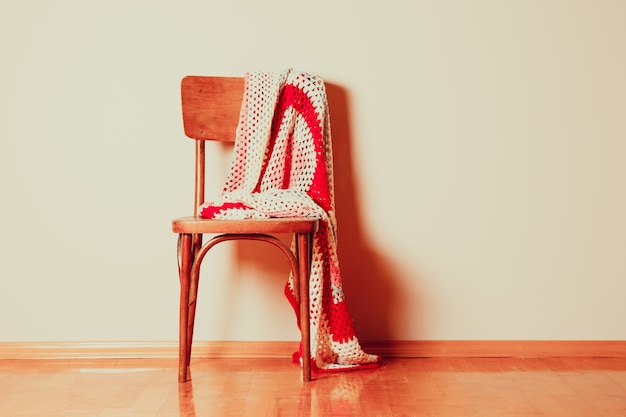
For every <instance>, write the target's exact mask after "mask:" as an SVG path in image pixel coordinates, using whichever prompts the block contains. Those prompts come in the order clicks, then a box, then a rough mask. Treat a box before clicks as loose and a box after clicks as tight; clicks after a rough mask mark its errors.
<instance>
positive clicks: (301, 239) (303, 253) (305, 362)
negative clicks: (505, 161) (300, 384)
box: [297, 233, 311, 382]
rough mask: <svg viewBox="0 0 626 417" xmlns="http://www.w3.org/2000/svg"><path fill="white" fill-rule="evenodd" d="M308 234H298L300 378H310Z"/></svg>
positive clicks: (309, 260) (309, 259)
mask: <svg viewBox="0 0 626 417" xmlns="http://www.w3.org/2000/svg"><path fill="white" fill-rule="evenodd" d="M310 238H311V235H309V234H303V233H300V234H298V238H297V240H298V242H297V245H298V280H299V285H298V287H299V291H300V294H298V296H299V300H298V304H299V307H300V331H301V333H302V340H301V345H302V380H303V381H305V382H308V381H310V380H311V323H310V317H309V316H310V311H309V275H310V269H311V255H310V248H309V245H310Z"/></svg>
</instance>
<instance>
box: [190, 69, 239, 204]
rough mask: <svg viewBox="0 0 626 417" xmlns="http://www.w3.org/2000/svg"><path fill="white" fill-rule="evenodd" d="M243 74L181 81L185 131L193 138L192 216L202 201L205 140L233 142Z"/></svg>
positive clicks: (193, 77)
mask: <svg viewBox="0 0 626 417" xmlns="http://www.w3.org/2000/svg"><path fill="white" fill-rule="evenodd" d="M244 88H245V79H244V78H243V77H202V76H187V77H184V78H183V79H182V81H181V84H180V91H181V101H182V110H183V126H184V129H185V135H187V136H188V137H190V138H192V139H195V140H196V181H195V195H194V211H193V213H194V216H197V215H198V207H199V206H200V205H201V204H202V203H204V142H205V141H206V140H217V141H222V142H234V141H235V135H236V132H237V125H238V123H239V113H240V111H241V104H242V101H243V92H244Z"/></svg>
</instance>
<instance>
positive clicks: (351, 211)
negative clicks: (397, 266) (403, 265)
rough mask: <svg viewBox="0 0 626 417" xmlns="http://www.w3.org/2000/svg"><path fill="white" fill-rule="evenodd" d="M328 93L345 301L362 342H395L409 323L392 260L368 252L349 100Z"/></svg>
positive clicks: (334, 89)
mask: <svg viewBox="0 0 626 417" xmlns="http://www.w3.org/2000/svg"><path fill="white" fill-rule="evenodd" d="M326 91H327V96H328V103H329V109H330V120H331V128H332V137H333V155H334V174H335V204H336V216H337V230H338V235H339V236H338V239H339V240H338V257H339V264H340V268H341V275H342V281H343V288H344V292H345V294H346V301H347V304H348V308H349V310H350V314H351V315H352V319H353V321H354V327H355V330H356V334H357V336H358V337H359V339H360V340H361V341H386V340H395V339H397V338H398V336H397V335H396V334H394V328H397V323H395V321H397V320H403V321H409V322H411V321H413V319H412V318H411V317H406V314H405V311H406V308H405V297H404V295H403V292H402V291H400V289H399V286H398V283H399V277H398V276H397V274H396V273H395V272H394V265H393V263H392V261H391V258H388V257H386V256H385V254H384V253H381V252H379V250H378V249H377V248H376V247H374V246H372V245H371V242H369V241H368V238H367V236H366V235H365V232H364V225H363V222H362V220H361V210H360V207H359V198H358V196H359V190H358V187H357V184H359V181H355V178H354V168H353V164H352V148H351V144H352V143H353V137H352V133H351V129H350V113H349V109H350V107H349V102H348V94H347V92H346V90H345V89H344V88H342V87H340V86H338V85H335V84H332V83H328V82H327V83H326Z"/></svg>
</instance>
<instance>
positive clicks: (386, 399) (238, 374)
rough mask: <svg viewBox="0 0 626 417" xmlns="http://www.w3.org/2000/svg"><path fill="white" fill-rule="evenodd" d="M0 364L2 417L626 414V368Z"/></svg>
mask: <svg viewBox="0 0 626 417" xmlns="http://www.w3.org/2000/svg"><path fill="white" fill-rule="evenodd" d="M192 372H193V381H192V382H189V383H185V384H178V383H177V382H176V376H177V371H176V361H175V360H171V359H167V360H152V359H151V360H134V359H126V360H92V361H84V360H80V361H79V360H76V361H68V360H39V361H37V360H33V361H27V360H16V361H10V360H5V361H0V416H3V417H18V416H29V417H31V416H37V417H43V416H89V417H107V416H115V417H125V416H129V417H130V416H132V417H141V416H159V417H164V416H198V417H209V416H219V417H228V416H253V417H262V416H285V417H294V416H335V417H337V416H420V417H422V416H447V417H456V416H482V417H491V416H494V417H512V416H524V417H530V416H550V417H558V416H563V417H577V416H580V417H596V416H597V417H622V416H626V360H625V359H624V358H619V359H590V358H589V359H586V358H570V359H502V358H498V359H484V358H482V359H468V358H466V359H459V358H453V359H441V358H438V359H390V360H387V361H385V362H384V363H383V366H382V367H380V368H377V369H374V370H362V371H357V372H349V373H337V374H322V375H317V379H316V380H315V381H313V382H310V383H302V382H301V381H300V380H299V369H298V368H297V367H296V366H295V365H294V364H292V363H290V361H289V360H286V359H203V360H196V361H194V362H193V363H192Z"/></svg>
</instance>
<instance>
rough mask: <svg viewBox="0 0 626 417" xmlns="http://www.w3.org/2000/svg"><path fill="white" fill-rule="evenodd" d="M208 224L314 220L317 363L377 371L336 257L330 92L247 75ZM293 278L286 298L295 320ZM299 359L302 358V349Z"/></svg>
mask: <svg viewBox="0 0 626 417" xmlns="http://www.w3.org/2000/svg"><path fill="white" fill-rule="evenodd" d="M200 212H201V214H200V215H201V216H202V217H204V218H209V219H263V218H270V217H313V218H318V219H320V227H319V230H318V232H316V233H315V235H314V238H313V248H312V255H313V257H312V264H311V277H310V313H311V314H310V316H311V358H312V366H313V368H314V369H318V370H341V369H352V368H355V367H363V366H370V365H373V364H375V363H376V362H378V361H379V357H378V356H376V355H369V354H367V353H365V352H363V350H362V349H361V346H360V344H359V341H358V339H357V337H356V335H355V332H354V328H353V325H352V320H351V318H350V315H349V313H348V309H347V307H346V303H345V299H344V293H343V289H342V281H341V275H340V272H339V262H338V259H337V235H336V223H337V222H336V219H335V198H334V183H333V159H332V145H331V131H330V119H329V114H328V104H327V99H326V87H325V85H324V82H323V81H322V80H321V79H320V78H319V77H317V76H312V75H309V74H305V73H302V72H294V71H292V70H288V71H286V72H284V73H281V74H275V73H248V74H246V80H245V92H244V98H243V104H242V107H241V113H240V118H239V126H238V128H237V135H236V141H235V155H234V160H233V162H232V165H231V168H230V173H229V175H228V178H227V181H226V184H225V186H224V190H223V192H222V194H221V197H219V198H218V199H217V200H215V201H212V202H208V203H205V204H203V205H202V206H201V207H200ZM293 289H294V286H293V277H292V276H290V277H289V280H288V281H287V285H286V286H285V294H286V296H287V298H288V300H289V301H290V303H291V305H292V306H293V308H294V310H295V312H296V315H298V314H299V313H298V308H297V302H296V295H295V294H294V291H293ZM294 359H297V360H299V361H301V357H300V352H296V353H295V354H294Z"/></svg>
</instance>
